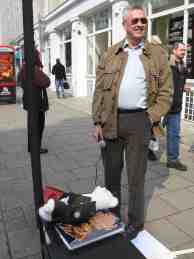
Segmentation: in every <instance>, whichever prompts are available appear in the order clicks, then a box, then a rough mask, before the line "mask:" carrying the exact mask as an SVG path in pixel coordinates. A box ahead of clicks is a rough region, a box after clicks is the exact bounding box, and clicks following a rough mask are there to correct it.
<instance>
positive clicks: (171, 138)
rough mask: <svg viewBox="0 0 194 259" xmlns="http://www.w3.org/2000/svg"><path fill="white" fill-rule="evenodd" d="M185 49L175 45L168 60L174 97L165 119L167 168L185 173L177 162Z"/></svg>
mask: <svg viewBox="0 0 194 259" xmlns="http://www.w3.org/2000/svg"><path fill="white" fill-rule="evenodd" d="M185 53H186V47H185V45H184V43H175V44H174V46H173V54H172V55H171V58H170V63H171V69H172V75H173V86H174V95H173V103H172V106H171V109H170V111H169V113H168V114H167V116H166V118H165V122H166V128H167V167H168V168H175V169H176V170H180V171H187V166H186V165H184V164H183V163H182V162H181V161H180V160H179V155H180V152H179V149H180V124H181V123H180V122H181V110H182V98H183V91H184V87H185V80H186V68H185V65H184V62H183V59H184V57H185Z"/></svg>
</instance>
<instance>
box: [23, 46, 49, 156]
mask: <svg viewBox="0 0 194 259" xmlns="http://www.w3.org/2000/svg"><path fill="white" fill-rule="evenodd" d="M34 67H38V68H39V69H42V68H43V65H42V62H41V59H40V53H39V51H38V50H36V49H35V50H34ZM25 78H26V75H25V64H23V66H22V69H21V71H20V74H19V80H20V82H21V87H22V88H23V108H24V110H26V111H28V110H29V102H28V94H27V91H26V90H27V89H26V84H25ZM34 87H35V89H36V91H37V93H38V102H37V103H38V107H39V113H38V126H39V129H38V131H39V138H40V153H41V154H44V153H48V149H46V148H42V147H41V142H42V136H43V131H44V128H45V112H46V111H48V109H49V103H48V96H47V90H46V88H45V87H44V88H43V87H37V86H34ZM29 125H30V121H29V114H28V112H27V126H28V129H29V128H30V127H29ZM30 134H31V133H30V130H28V152H30V149H31V147H30Z"/></svg>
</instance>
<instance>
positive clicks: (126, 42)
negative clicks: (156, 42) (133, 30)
mask: <svg viewBox="0 0 194 259" xmlns="http://www.w3.org/2000/svg"><path fill="white" fill-rule="evenodd" d="M128 48H129V44H128V41H127V39H125V40H124V44H123V50H126V49H128ZM143 48H144V41H143V40H142V41H141V42H140V43H139V44H138V45H137V46H136V47H134V48H132V49H134V50H137V49H143Z"/></svg>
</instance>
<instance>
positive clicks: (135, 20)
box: [131, 18, 148, 25]
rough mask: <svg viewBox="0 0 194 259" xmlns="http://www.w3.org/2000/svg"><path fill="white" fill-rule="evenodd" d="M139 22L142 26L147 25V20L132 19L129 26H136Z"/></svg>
mask: <svg viewBox="0 0 194 259" xmlns="http://www.w3.org/2000/svg"><path fill="white" fill-rule="evenodd" d="M139 21H140V22H141V23H142V24H147V23H148V20H147V18H134V19H132V21H131V24H132V25H135V24H137V23H138V22H139Z"/></svg>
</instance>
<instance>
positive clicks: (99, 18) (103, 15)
mask: <svg viewBox="0 0 194 259" xmlns="http://www.w3.org/2000/svg"><path fill="white" fill-rule="evenodd" d="M106 28H108V9H105V10H103V11H100V12H98V13H97V14H96V16H95V30H96V31H99V30H103V29H106Z"/></svg>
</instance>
